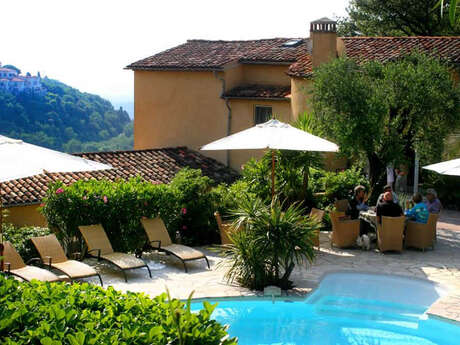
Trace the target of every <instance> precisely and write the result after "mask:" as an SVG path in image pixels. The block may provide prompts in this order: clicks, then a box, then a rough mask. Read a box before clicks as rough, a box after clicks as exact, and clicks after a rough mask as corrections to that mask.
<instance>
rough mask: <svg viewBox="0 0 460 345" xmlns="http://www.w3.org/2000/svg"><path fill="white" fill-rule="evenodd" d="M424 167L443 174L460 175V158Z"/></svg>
mask: <svg viewBox="0 0 460 345" xmlns="http://www.w3.org/2000/svg"><path fill="white" fill-rule="evenodd" d="M423 169H427V170H432V171H435V172H437V173H438V174H442V175H451V176H460V158H457V159H452V160H450V161H445V162H440V163H436V164H431V165H427V166H424V167H423Z"/></svg>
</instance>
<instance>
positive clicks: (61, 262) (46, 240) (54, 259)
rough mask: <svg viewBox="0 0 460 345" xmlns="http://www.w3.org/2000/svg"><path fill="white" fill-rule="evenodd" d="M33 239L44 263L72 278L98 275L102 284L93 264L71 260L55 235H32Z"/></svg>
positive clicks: (100, 279)
mask: <svg viewBox="0 0 460 345" xmlns="http://www.w3.org/2000/svg"><path fill="white" fill-rule="evenodd" d="M31 241H32V243H33V245H34V246H35V248H36V249H37V251H38V254H39V255H40V258H41V260H42V262H43V264H45V265H47V266H48V267H50V268H54V269H57V270H58V271H61V272H62V273H64V274H65V275H67V276H68V277H69V278H70V279H71V280H74V279H79V278H88V277H93V276H97V277H98V278H99V281H100V282H101V286H102V285H103V284H102V278H101V276H100V275H99V273H97V272H96V270H95V269H94V268H92V267H91V266H89V265H87V264H85V263H83V262H80V261H76V260H69V259H68V258H67V256H66V255H65V252H64V249H62V247H61V244H60V243H59V241H58V239H57V238H56V236H55V235H53V234H51V235H47V236H40V237H32V238H31Z"/></svg>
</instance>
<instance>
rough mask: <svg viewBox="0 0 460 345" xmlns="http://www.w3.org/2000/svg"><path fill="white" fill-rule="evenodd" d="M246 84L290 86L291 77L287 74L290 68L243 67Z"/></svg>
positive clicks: (273, 66) (269, 66)
mask: <svg viewBox="0 0 460 345" xmlns="http://www.w3.org/2000/svg"><path fill="white" fill-rule="evenodd" d="M242 67H243V80H242V82H243V83H245V84H265V85H289V83H290V80H289V79H290V77H289V76H288V75H287V74H286V72H287V71H288V67H289V66H277V65H259V64H251V65H242Z"/></svg>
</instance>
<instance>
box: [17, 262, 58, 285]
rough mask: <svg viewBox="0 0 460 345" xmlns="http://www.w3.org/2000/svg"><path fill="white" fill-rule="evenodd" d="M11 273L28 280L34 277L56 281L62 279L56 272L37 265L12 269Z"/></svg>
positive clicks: (45, 280) (46, 280)
mask: <svg viewBox="0 0 460 345" xmlns="http://www.w3.org/2000/svg"><path fill="white" fill-rule="evenodd" d="M11 273H13V274H15V275H17V276H19V277H21V278H23V279H24V280H27V281H31V280H32V279H37V280H41V281H44V282H55V281H59V280H60V279H59V277H58V276H57V275H55V274H54V273H52V272H50V271H47V270H44V269H43V268H39V267H35V266H25V267H22V268H18V269H15V270H11Z"/></svg>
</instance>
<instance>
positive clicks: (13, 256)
mask: <svg viewBox="0 0 460 345" xmlns="http://www.w3.org/2000/svg"><path fill="white" fill-rule="evenodd" d="M3 245H4V249H3V262H4V263H5V267H4V270H5V271H4V272H5V273H6V274H11V275H14V276H16V277H19V278H21V279H23V280H25V281H31V280H32V279H36V280H41V281H45V282H56V281H59V280H60V278H59V277H58V276H57V275H55V274H54V273H52V272H50V271H48V270H45V269H43V268H40V267H36V266H29V265H26V264H25V263H24V261H23V260H22V258H21V256H20V255H19V253H18V252H17V251H16V249H15V248H14V247H13V245H12V244H11V243H10V242H8V241H6V242H4V243H3Z"/></svg>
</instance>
